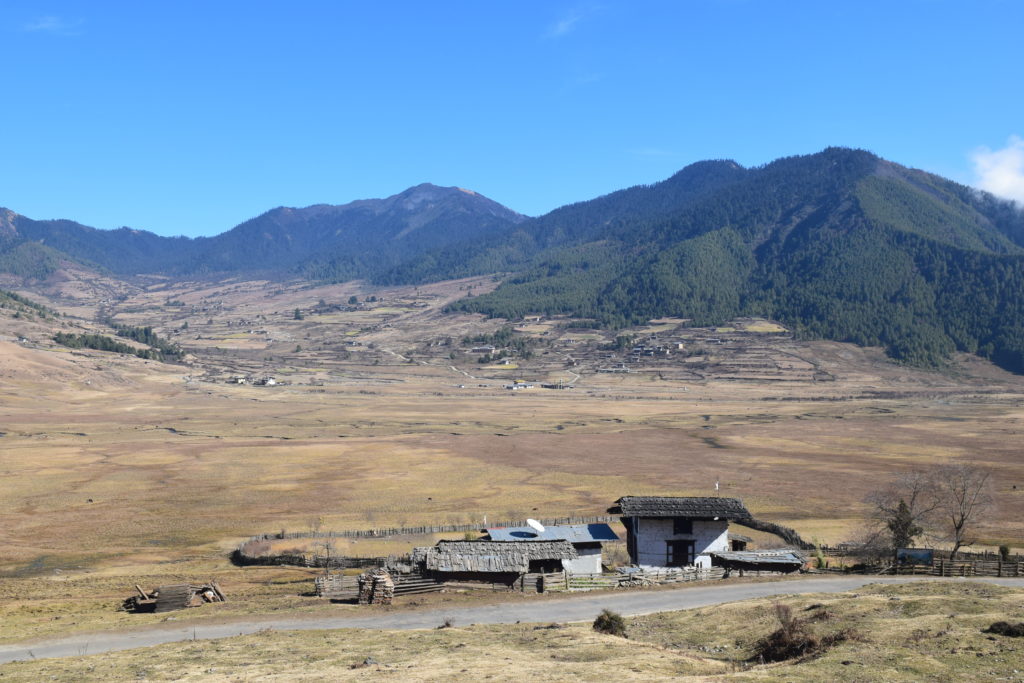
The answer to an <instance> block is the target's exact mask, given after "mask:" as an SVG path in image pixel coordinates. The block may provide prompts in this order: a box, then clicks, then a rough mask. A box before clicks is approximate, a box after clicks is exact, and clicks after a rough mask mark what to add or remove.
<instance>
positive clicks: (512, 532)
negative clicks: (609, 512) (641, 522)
mask: <svg viewBox="0 0 1024 683" xmlns="http://www.w3.org/2000/svg"><path fill="white" fill-rule="evenodd" d="M487 535H488V536H490V537H491V540H492V541H569V542H570V543H595V542H600V541H617V540H619V537H618V536H617V535H616V534H615V532H614V531H612V528H611V527H610V526H608V525H607V524H558V525H552V526H547V525H544V531H543V532H538V531H536V530H535V529H533V528H531V527H528V526H509V527H495V528H491V529H487Z"/></svg>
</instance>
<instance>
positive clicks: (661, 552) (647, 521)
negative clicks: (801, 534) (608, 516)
mask: <svg viewBox="0 0 1024 683" xmlns="http://www.w3.org/2000/svg"><path fill="white" fill-rule="evenodd" d="M608 512H610V513H612V514H618V515H621V516H622V523H623V524H624V525H625V527H626V548H627V550H628V551H629V557H630V559H631V560H632V562H633V564H635V565H637V566H639V567H689V566H696V567H702V568H708V567H711V553H713V552H725V551H728V550H730V547H729V522H730V521H741V520H744V519H750V512H748V511H747V508H746V507H744V506H743V502H742V501H740V500H738V499H736V498H717V497H716V498H673V497H665V496H623V497H622V498H619V499H618V500H617V501H615V505H614V506H613V507H611V508H609V509H608Z"/></svg>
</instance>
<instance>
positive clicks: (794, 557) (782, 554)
mask: <svg viewBox="0 0 1024 683" xmlns="http://www.w3.org/2000/svg"><path fill="white" fill-rule="evenodd" d="M710 555H711V556H712V557H717V558H718V559H720V560H725V561H727V562H741V563H743V564H752V565H797V566H799V565H802V564H803V563H804V558H803V555H801V554H800V553H798V552H797V551H795V550H731V551H718V552H712V553H710Z"/></svg>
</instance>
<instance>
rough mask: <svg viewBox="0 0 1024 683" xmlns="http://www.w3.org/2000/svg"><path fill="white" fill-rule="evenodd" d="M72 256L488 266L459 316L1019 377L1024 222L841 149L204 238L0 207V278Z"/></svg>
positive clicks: (992, 204) (382, 279)
mask: <svg viewBox="0 0 1024 683" xmlns="http://www.w3.org/2000/svg"><path fill="white" fill-rule="evenodd" d="M61 259H71V260H76V261H79V262H83V263H87V264H91V265H94V266H96V267H99V268H103V269H106V270H108V271H110V272H112V273H115V274H119V275H124V276H127V275H131V274H134V273H140V272H146V273H163V274H167V275H172V276H173V275H179V276H184V275H189V276H195V275H201V274H219V273H231V274H253V275H256V274H259V275H261V276H292V277H294V276H301V277H305V278H309V279H316V280H343V279H349V278H354V277H359V278H364V279H366V280H369V281H371V282H376V283H379V284H397V283H422V282H428V281H436V280H443V279H451V278H455V277H462V276H469V275H479V274H490V273H493V274H500V275H501V276H502V277H503V278H504V280H503V283H502V284H501V286H500V287H498V289H496V290H495V291H493V292H491V293H489V294H486V295H483V296H479V297H472V298H466V299H463V300H461V301H458V302H456V303H455V304H454V305H453V306H452V309H453V310H461V311H471V312H480V313H485V314H488V315H491V316H495V317H505V318H516V317H520V316H522V315H524V314H527V313H547V314H566V315H571V316H574V317H576V318H586V319H590V320H591V321H592V322H593V324H595V325H602V326H608V327H613V328H616V327H623V326H626V325H629V324H633V323H637V322H642V321H645V320H648V319H650V318H653V317H659V316H679V317H685V318H690V319H692V320H694V321H695V322H696V323H698V324H718V323H722V322H725V321H727V320H729V319H731V318H734V317H736V316H739V315H759V316H765V317H769V318H773V319H776V320H779V321H781V322H783V323H785V324H787V325H789V326H791V327H792V328H793V329H794V330H795V331H796V332H797V334H799V335H801V336H803V337H807V338H827V339H835V340H840V341H849V342H854V343H857V344H861V345H880V346H884V347H885V348H886V350H887V352H888V353H889V354H890V355H891V356H892V357H894V358H896V359H898V360H901V361H904V362H907V363H912V364H915V365H940V364H942V363H943V362H945V359H946V358H947V357H948V355H949V354H950V353H951V352H952V351H954V350H960V351H967V352H971V353H978V354H979V355H982V356H984V357H986V358H989V359H991V360H993V361H994V362H996V363H997V364H999V365H1001V366H1002V367H1005V368H1008V369H1011V370H1014V371H1016V372H1024V212H1022V211H1021V210H1020V208H1019V207H1018V206H1016V205H1015V204H1013V203H1011V202H1007V201H1002V200H999V199H997V198H995V197H993V196H992V195H989V194H986V193H982V192H978V191H977V190H974V189H972V188H969V187H966V186H963V185H960V184H957V183H954V182H952V181H950V180H946V179H944V178H941V177H939V176H935V175H932V174H928V173H925V172H922V171H917V170H913V169H909V168H906V167H903V166H900V165H898V164H895V163H893V162H890V161H886V160H884V159H881V158H879V157H877V156H875V155H873V154H871V153H869V152H866V151H863V150H854V149H846V148H829V149H826V150H824V151H822V152H819V153H817V154H811V155H806V156H795V157H787V158H783V159H779V160H777V161H774V162H772V163H770V164H767V165H764V166H760V167H756V168H744V167H742V166H740V165H739V164H737V163H735V162H733V161H727V160H720V161H703V162H699V163H696V164H692V165H690V166H687V167H686V168H684V169H682V170H681V171H680V172H679V173H677V174H675V175H674V176H672V177H671V178H668V179H667V180H664V181H662V182H660V183H656V184H653V185H644V186H637V187H632V188H628V189H625V190H621V191H619V192H614V193H612V194H609V195H605V196H603V197H598V198H596V199H593V200H589V201H584V202H580V203H576V204H571V205H568V206H564V207H561V208H559V209H556V210H555V211H552V212H550V213H548V214H546V215H544V216H540V217H537V218H530V219H528V218H526V217H524V216H521V215H519V214H517V213H515V212H514V211H511V210H510V209H507V208H505V207H503V206H501V205H499V204H497V203H495V202H492V201H491V200H488V199H486V198H484V197H482V196H480V195H476V194H474V193H471V192H468V191H465V190H460V189H458V188H439V187H435V186H432V185H420V186H417V187H414V188H410V189H409V190H406V191H405V192H403V193H401V194H398V195H395V196H393V197H389V198H387V199H380V200H363V201H358V202H352V203H350V204H346V205H344V206H329V205H318V206H312V207H307V208H305V209H286V208H278V209H274V210H272V211H269V212H267V213H266V214H263V215H262V216H259V217H257V218H254V219H252V220H251V221H247V222H246V223H243V224H241V225H239V226H237V227H235V228H233V229H232V230H229V231H228V232H226V233H223V234H221V235H218V236H216V237H211V238H199V239H195V240H188V239H186V238H163V237H158V236H156V235H153V234H151V233H146V232H141V231H133V230H128V229H126V228H123V229H120V230H115V231H99V230H94V229H91V228H86V227H85V226H81V225H78V224H76V223H72V222H70V221H32V220H30V219H27V218H24V217H22V216H18V215H17V214H14V213H13V212H10V211H6V210H4V211H0V269H3V270H8V271H11V272H16V273H19V274H22V275H35V276H40V275H42V274H45V273H46V272H48V269H52V268H54V267H56V265H57V264H58V263H59V262H60V260H61Z"/></svg>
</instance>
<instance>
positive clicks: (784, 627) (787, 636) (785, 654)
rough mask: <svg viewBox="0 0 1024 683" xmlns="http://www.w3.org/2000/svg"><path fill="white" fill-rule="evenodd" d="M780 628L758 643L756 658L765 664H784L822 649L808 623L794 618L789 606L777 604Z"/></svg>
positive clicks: (755, 647)
mask: <svg viewBox="0 0 1024 683" xmlns="http://www.w3.org/2000/svg"><path fill="white" fill-rule="evenodd" d="M775 618H776V619H778V620H779V628H778V629H776V630H774V631H772V632H771V633H769V634H768V635H766V636H765V637H764V638H762V639H761V640H759V641H757V644H756V645H755V646H754V656H755V658H756V659H760V660H762V661H765V662H782V661H785V660H787V659H794V658H796V657H804V656H806V655H809V654H812V653H814V652H816V651H817V650H818V648H820V647H821V639H820V638H818V636H816V635H815V634H814V633H812V632H811V631H810V629H808V628H807V621H806V620H804V619H797V618H796V617H794V616H793V610H791V609H790V608H789V606H788V605H783V604H782V603H779V602H777V603H775Z"/></svg>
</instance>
